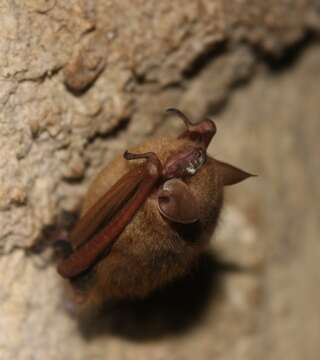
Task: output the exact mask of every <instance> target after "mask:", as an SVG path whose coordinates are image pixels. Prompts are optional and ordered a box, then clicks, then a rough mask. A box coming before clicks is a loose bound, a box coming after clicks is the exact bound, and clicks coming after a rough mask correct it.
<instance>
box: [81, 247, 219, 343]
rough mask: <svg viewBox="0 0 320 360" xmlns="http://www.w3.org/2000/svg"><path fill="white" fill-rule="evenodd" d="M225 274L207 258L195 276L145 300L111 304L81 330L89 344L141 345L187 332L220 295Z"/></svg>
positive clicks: (83, 321)
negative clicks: (111, 338)
mask: <svg viewBox="0 0 320 360" xmlns="http://www.w3.org/2000/svg"><path fill="white" fill-rule="evenodd" d="M224 270H225V269H224V267H223V265H221V264H219V263H218V262H217V261H216V260H215V258H214V256H213V255H208V254H207V255H204V256H203V257H202V258H201V260H200V262H199V264H198V266H197V268H196V269H195V270H194V271H193V272H192V274H190V275H188V276H187V277H185V278H183V279H181V280H179V281H176V282H174V283H172V284H170V285H169V286H167V287H166V288H165V289H161V290H159V291H156V292H154V293H153V294H152V295H151V296H150V297H148V298H146V299H144V300H135V301H132V300H130V301H121V302H116V303H113V304H108V305H106V306H105V307H104V308H103V310H101V311H99V313H97V314H95V315H94V316H92V315H91V316H90V317H86V318H83V319H81V320H80V321H79V327H80V330H81V332H82V334H83V336H84V337H85V338H86V339H87V340H88V341H90V340H91V339H93V338H95V337H97V336H103V335H107V334H112V335H116V336H121V337H125V338H128V339H131V340H135V341H140V340H148V339H150V340H151V339H155V338H157V337H163V336H165V335H170V334H179V333H184V332H187V331H188V330H190V329H191V328H192V327H193V326H195V325H196V324H197V323H199V322H200V321H201V319H202V318H203V316H204V315H205V314H206V311H207V309H208V306H209V304H210V303H212V302H213V301H214V300H215V299H216V297H217V296H218V295H219V287H220V286H219V285H220V277H221V276H220V275H221V271H224Z"/></svg>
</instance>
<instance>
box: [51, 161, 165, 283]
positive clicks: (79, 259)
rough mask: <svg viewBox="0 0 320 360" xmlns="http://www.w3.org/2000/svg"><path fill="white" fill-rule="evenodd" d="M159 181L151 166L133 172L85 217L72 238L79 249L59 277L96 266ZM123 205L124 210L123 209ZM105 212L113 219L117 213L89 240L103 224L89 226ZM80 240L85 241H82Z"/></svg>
mask: <svg viewBox="0 0 320 360" xmlns="http://www.w3.org/2000/svg"><path fill="white" fill-rule="evenodd" d="M158 178H159V173H150V172H149V171H148V169H147V166H144V167H142V168H141V169H140V170H139V171H135V172H134V173H132V172H129V173H127V174H126V175H124V177H122V178H121V179H120V180H119V181H118V182H117V183H116V184H115V185H114V186H113V187H112V188H111V189H110V190H109V191H108V192H107V194H105V195H104V196H103V198H101V200H99V201H98V203H97V204H95V205H94V206H93V208H92V209H90V210H89V213H88V214H87V215H85V216H86V217H85V218H83V219H82V220H80V225H78V226H77V228H76V229H75V230H74V232H73V234H72V237H73V241H75V242H76V243H77V244H78V247H77V248H76V250H75V251H74V252H73V253H72V254H71V255H70V256H69V257H67V258H66V259H64V260H63V261H62V262H61V263H60V264H59V265H58V272H59V274H60V275H61V276H63V277H65V278H73V277H76V276H77V275H79V274H81V273H82V272H84V271H86V270H87V269H88V268H89V267H90V266H92V265H93V264H94V263H95V262H96V261H97V258H98V257H99V255H101V254H103V253H104V251H105V250H106V249H107V248H108V247H110V246H112V244H113V243H114V241H115V240H116V239H117V237H118V236H119V235H120V233H121V232H122V231H123V230H124V228H125V227H126V225H127V224H128V223H129V222H130V221H131V219H132V218H133V216H134V215H135V213H136V212H137V211H138V210H139V208H140V206H141V205H142V204H143V202H144V201H145V200H146V198H147V197H148V195H149V194H150V192H151V191H152V189H153V187H154V185H155V183H156V182H157V180H158ZM123 189H125V192H124V193H123V192H122V190H123ZM120 190H121V191H120ZM116 194H118V195H116ZM109 201H110V202H109ZM110 203H111V205H110ZM119 203H121V204H122V205H123V206H120V207H119ZM101 209H102V210H103V214H104V216H111V215H112V213H113V212H114V211H115V209H117V210H116V214H115V215H114V216H113V217H112V218H111V219H110V222H109V223H108V224H107V225H106V226H105V227H104V228H103V229H102V230H100V231H99V232H98V233H97V234H95V235H93V237H91V238H90V240H89V237H90V235H89V234H93V233H94V230H95V229H96V228H97V224H98V223H100V221H96V220H95V226H91V224H90V225H89V222H90V221H91V220H92V219H93V218H94V217H95V216H99V220H101V218H103V217H102V215H100V212H99V210H101ZM102 221H103V219H102ZM86 225H87V226H88V227H89V226H90V229H89V230H87V229H86ZM81 231H84V232H85V236H84V235H82V234H81ZM79 237H80V238H81V241H79ZM76 238H77V239H76ZM75 239H76V240H75Z"/></svg>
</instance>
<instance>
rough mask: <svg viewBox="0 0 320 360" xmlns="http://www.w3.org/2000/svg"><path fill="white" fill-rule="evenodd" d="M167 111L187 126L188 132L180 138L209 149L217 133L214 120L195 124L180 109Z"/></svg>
mask: <svg viewBox="0 0 320 360" xmlns="http://www.w3.org/2000/svg"><path fill="white" fill-rule="evenodd" d="M166 111H167V112H168V113H172V114H174V115H177V116H178V117H179V118H180V119H182V120H183V122H184V123H185V125H186V128H187V130H186V131H184V132H183V133H182V134H181V135H180V136H179V138H190V139H191V140H194V141H196V142H199V143H200V144H201V145H202V146H203V147H204V148H205V149H206V148H207V147H208V145H209V144H210V141H211V139H212V138H213V137H214V135H215V133H216V132H217V127H216V124H215V123H214V122H213V121H212V120H210V119H205V120H202V121H199V122H198V123H196V124H193V123H192V122H191V121H190V119H189V118H188V117H187V116H186V115H185V114H184V113H183V112H182V111H180V110H178V109H174V108H170V109H167V110H166Z"/></svg>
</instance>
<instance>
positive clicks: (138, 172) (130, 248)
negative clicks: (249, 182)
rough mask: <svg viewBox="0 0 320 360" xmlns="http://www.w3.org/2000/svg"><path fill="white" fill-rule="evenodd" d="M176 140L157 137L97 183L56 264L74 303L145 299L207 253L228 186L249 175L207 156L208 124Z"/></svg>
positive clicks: (118, 161)
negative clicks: (66, 253)
mask: <svg viewBox="0 0 320 360" xmlns="http://www.w3.org/2000/svg"><path fill="white" fill-rule="evenodd" d="M169 111H170V112H172V113H174V114H176V115H178V116H179V117H181V118H182V120H183V121H184V122H185V123H186V126H187V130H186V131H185V132H184V133H182V134H181V135H180V136H179V137H178V138H175V139H172V138H158V139H152V140H149V141H147V142H146V143H145V144H143V145H141V146H139V147H137V148H136V149H134V151H133V152H130V153H128V152H126V153H125V158H122V157H119V158H117V159H115V160H114V161H113V162H112V163H111V164H110V165H109V166H108V167H106V168H105V169H103V170H102V171H101V173H100V174H99V175H98V176H97V178H96V179H95V180H94V181H93V183H92V185H91V187H90V188H89V190H88V193H87V196H86V198H85V201H84V205H83V209H82V216H81V218H80V220H79V223H78V224H77V225H76V227H75V229H74V230H73V232H72V233H71V234H70V239H69V242H70V243H71V246H72V249H73V250H72V252H71V254H70V255H69V256H68V257H67V258H65V259H63V260H62V262H61V263H60V264H59V265H58V272H59V273H60V275H61V276H63V277H64V278H67V279H68V280H69V282H70V284H71V287H72V288H73V290H74V294H75V300H76V301H78V302H84V303H102V302H104V301H106V300H109V299H123V298H142V297H145V296H147V295H148V294H149V293H151V292H152V291H153V290H155V289H157V288H159V287H161V286H164V285H165V284H166V283H168V282H170V281H172V280H174V279H176V278H178V277H181V276H183V275H185V274H186V273H187V272H189V271H190V269H191V268H192V265H193V264H194V262H195V261H197V259H198V257H199V255H200V254H201V253H202V252H204V251H205V250H206V247H207V244H208V241H209V239H210V237H211V236H212V233H213V231H214V229H215V226H216V223H217V219H218V216H219V213H220V210H221V207H222V199H223V187H224V186H225V185H232V184H235V183H237V182H239V181H242V180H244V179H245V178H247V177H249V176H250V174H248V173H246V172H244V171H242V170H240V169H238V168H235V167H233V166H231V165H228V164H226V163H223V162H220V161H218V160H215V159H213V158H211V157H209V156H208V155H207V153H206V149H207V146H208V145H209V143H210V141H211V138H212V137H213V136H214V134H215V132H216V127H215V124H214V123H213V122H212V121H211V120H204V121H202V122H199V123H198V124H191V123H190V122H189V120H188V119H187V118H186V117H185V115H184V114H182V113H181V112H179V111H178V110H175V109H170V110H169Z"/></svg>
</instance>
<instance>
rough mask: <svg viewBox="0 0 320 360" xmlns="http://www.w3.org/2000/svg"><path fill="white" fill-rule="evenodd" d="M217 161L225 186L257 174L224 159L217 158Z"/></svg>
mask: <svg viewBox="0 0 320 360" xmlns="http://www.w3.org/2000/svg"><path fill="white" fill-rule="evenodd" d="M216 163H217V169H218V170H217V171H219V173H220V176H221V178H222V182H223V185H224V186H228V185H234V184H237V183H239V182H241V181H243V180H245V179H247V178H249V177H251V176H256V175H253V174H249V173H247V172H246V171H243V170H241V169H239V168H237V167H235V166H232V165H230V164H227V163H225V162H222V161H218V160H216Z"/></svg>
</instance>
